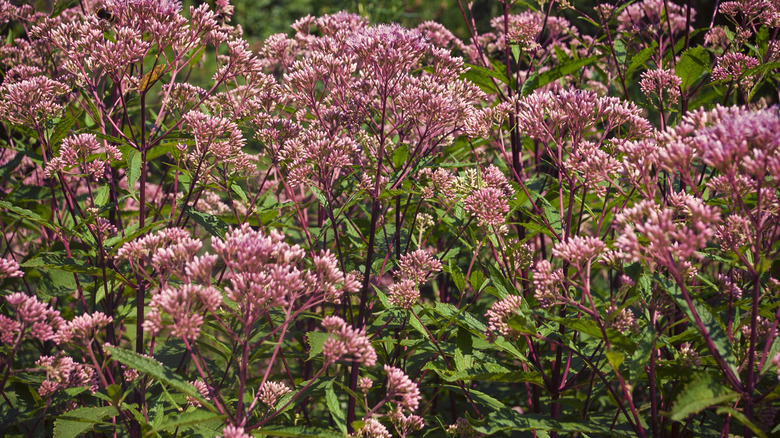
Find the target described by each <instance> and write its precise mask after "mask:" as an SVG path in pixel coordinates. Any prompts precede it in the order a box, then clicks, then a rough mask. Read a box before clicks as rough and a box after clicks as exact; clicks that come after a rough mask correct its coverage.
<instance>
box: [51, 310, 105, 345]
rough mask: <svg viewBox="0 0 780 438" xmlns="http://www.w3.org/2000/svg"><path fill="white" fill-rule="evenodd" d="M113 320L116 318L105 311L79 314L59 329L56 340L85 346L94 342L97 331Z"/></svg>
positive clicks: (59, 342)
mask: <svg viewBox="0 0 780 438" xmlns="http://www.w3.org/2000/svg"><path fill="white" fill-rule="evenodd" d="M113 320H114V318H112V317H110V316H106V315H105V314H104V313H103V312H95V313H92V314H84V315H78V316H76V317H75V318H73V320H72V321H69V322H68V323H66V324H65V325H64V326H63V327H61V328H60V329H59V330H58V331H57V334H56V336H55V341H56V342H57V343H58V344H61V343H65V342H74V343H75V344H78V345H82V346H85V345H87V344H89V343H91V342H92V339H93V338H94V334H95V332H96V331H100V330H102V329H103V328H104V327H106V326H107V325H109V324H111V322H113Z"/></svg>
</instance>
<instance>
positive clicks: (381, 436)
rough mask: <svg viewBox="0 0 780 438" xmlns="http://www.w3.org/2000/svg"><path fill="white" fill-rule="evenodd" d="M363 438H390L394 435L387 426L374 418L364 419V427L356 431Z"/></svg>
mask: <svg viewBox="0 0 780 438" xmlns="http://www.w3.org/2000/svg"><path fill="white" fill-rule="evenodd" d="M355 436H358V437H361V438H390V437H392V435H391V434H390V432H389V431H388V430H387V428H386V427H385V426H383V425H382V423H380V422H379V421H377V420H375V419H373V418H367V419H363V427H361V428H360V429H359V430H357V431H355Z"/></svg>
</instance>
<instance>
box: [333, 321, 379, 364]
mask: <svg viewBox="0 0 780 438" xmlns="http://www.w3.org/2000/svg"><path fill="white" fill-rule="evenodd" d="M322 327H323V328H324V329H325V330H327V332H328V333H329V334H330V335H331V336H330V337H329V338H328V339H327V340H326V341H325V343H324V344H323V345H322V355H323V356H325V365H326V366H327V365H330V364H332V363H334V362H336V361H337V360H339V359H341V358H342V357H344V356H352V357H353V358H354V360H356V361H358V362H361V363H363V365H365V366H368V367H371V366H374V364H376V360H377V356H376V351H375V350H374V347H373V346H372V345H371V341H369V340H368V338H367V337H366V332H365V329H354V328H352V327H350V326H348V325H347V323H346V322H345V321H344V320H343V319H341V318H340V317H338V316H327V317H325V318H323V320H322Z"/></svg>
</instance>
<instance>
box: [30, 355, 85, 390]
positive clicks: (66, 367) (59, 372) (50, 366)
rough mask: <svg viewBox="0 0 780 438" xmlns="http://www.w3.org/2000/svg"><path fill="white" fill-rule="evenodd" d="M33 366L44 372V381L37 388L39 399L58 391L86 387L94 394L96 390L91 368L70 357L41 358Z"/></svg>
mask: <svg viewBox="0 0 780 438" xmlns="http://www.w3.org/2000/svg"><path fill="white" fill-rule="evenodd" d="M35 365H37V366H39V367H41V368H43V370H44V371H45V372H46V380H44V382H43V383H42V384H41V386H40V387H39V388H38V393H39V394H40V395H41V397H49V396H51V395H52V394H54V393H55V392H57V391H59V390H60V389H65V388H75V387H80V386H86V387H88V388H89V389H90V391H91V392H92V393H93V394H94V393H95V392H97V390H98V385H97V376H96V374H95V370H93V369H92V367H90V366H87V365H83V364H80V363H77V362H75V361H74V360H73V358H72V357H70V356H65V355H64V354H62V353H60V354H58V355H57V356H42V357H41V358H40V359H38V360H37V361H36V362H35Z"/></svg>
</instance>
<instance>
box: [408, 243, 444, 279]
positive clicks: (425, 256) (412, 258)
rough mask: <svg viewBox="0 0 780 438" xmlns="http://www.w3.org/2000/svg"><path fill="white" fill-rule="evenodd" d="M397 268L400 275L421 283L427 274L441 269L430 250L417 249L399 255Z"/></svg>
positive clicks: (439, 263)
mask: <svg viewBox="0 0 780 438" xmlns="http://www.w3.org/2000/svg"><path fill="white" fill-rule="evenodd" d="M398 270H399V273H400V275H401V277H403V278H409V279H411V280H414V281H415V282H416V283H423V282H425V279H426V278H428V275H430V274H432V273H434V272H439V271H441V262H439V261H438V260H437V259H435V258H434V257H433V256H432V255H431V253H430V252H428V251H426V250H424V249H417V250H415V251H412V252H410V253H408V254H404V255H403V256H401V260H400V261H399V262H398Z"/></svg>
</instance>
